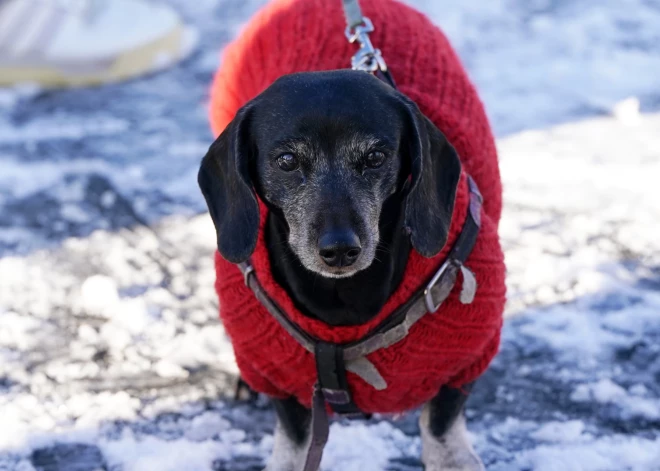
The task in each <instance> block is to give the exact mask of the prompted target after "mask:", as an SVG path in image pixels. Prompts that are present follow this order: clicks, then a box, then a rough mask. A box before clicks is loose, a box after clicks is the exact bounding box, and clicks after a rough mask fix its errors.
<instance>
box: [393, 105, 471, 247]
mask: <svg viewBox="0 0 660 471" xmlns="http://www.w3.org/2000/svg"><path fill="white" fill-rule="evenodd" d="M405 103H406V108H407V114H408V126H407V127H408V129H407V140H408V143H409V149H410V150H409V158H410V163H409V165H410V173H411V177H412V180H411V185H410V189H409V193H408V195H407V200H406V214H405V216H406V227H407V228H408V229H409V230H410V231H411V235H410V240H411V242H412V245H413V247H414V248H415V250H417V252H419V253H420V254H421V255H423V256H424V257H433V256H435V255H437V254H438V252H440V250H441V249H442V247H443V246H444V245H445V242H446V241H447V235H448V233H449V226H450V224H451V218H452V214H453V211H454V200H455V199H456V188H457V186H458V181H459V178H460V176H461V161H460V159H459V157H458V154H457V153H456V149H454V147H453V146H452V145H451V144H450V143H449V141H448V140H447V138H446V137H445V136H444V135H443V134H442V132H440V130H439V129H438V128H437V127H436V126H435V125H434V124H433V123H432V122H431V120H429V119H428V118H427V117H426V116H424V115H423V114H422V112H421V111H420V110H419V108H418V107H417V105H416V104H415V103H413V102H412V101H410V100H408V99H406V100H405Z"/></svg>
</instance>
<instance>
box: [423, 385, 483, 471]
mask: <svg viewBox="0 0 660 471" xmlns="http://www.w3.org/2000/svg"><path fill="white" fill-rule="evenodd" d="M468 393H469V387H466V388H464V391H460V390H457V389H452V388H448V387H446V386H444V387H443V388H442V389H441V390H440V392H439V393H438V395H437V396H435V397H434V398H433V399H431V401H429V402H428V403H427V404H426V405H425V406H424V409H423V410H422V415H421V417H420V419H419V427H420V431H421V435H422V462H423V463H424V465H425V469H426V471H483V470H484V469H485V468H484V465H483V463H482V462H481V460H480V459H479V457H478V456H477V454H476V453H475V451H474V449H473V448H472V444H471V443H470V440H469V437H468V435H467V428H466V426H465V417H464V415H463V406H464V404H465V401H466V400H467V396H468Z"/></svg>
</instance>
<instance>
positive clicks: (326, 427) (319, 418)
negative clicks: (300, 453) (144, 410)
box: [302, 384, 330, 471]
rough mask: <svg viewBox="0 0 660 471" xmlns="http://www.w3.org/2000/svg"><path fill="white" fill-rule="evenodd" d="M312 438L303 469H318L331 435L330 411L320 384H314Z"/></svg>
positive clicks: (313, 470)
mask: <svg viewBox="0 0 660 471" xmlns="http://www.w3.org/2000/svg"><path fill="white" fill-rule="evenodd" d="M310 433H311V439H310V442H309V450H308V451H307V458H306V459H305V465H304V466H303V469H302V471H318V469H319V467H320V466H321V459H322V458H323V450H324V449H325V444H326V443H328V436H329V435H330V423H329V421H328V411H327V410H326V409H325V397H324V396H323V392H322V391H321V388H320V386H319V385H318V384H316V385H314V395H313V396H312V422H311V427H310Z"/></svg>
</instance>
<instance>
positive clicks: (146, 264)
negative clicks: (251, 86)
mask: <svg viewBox="0 0 660 471" xmlns="http://www.w3.org/2000/svg"><path fill="white" fill-rule="evenodd" d="M170 3H173V4H174V5H175V6H176V7H177V8H178V10H179V11H181V12H182V14H183V15H184V16H185V18H186V19H187V20H188V21H189V22H191V23H192V24H194V25H195V26H196V28H197V29H198V30H199V33H200V42H199V44H200V47H199V49H198V50H197V52H196V53H194V55H193V56H192V57H191V58H190V59H189V60H187V61H186V62H185V63H183V64H181V65H179V66H176V67H174V68H173V69H170V70H168V71H166V72H163V73H161V74H157V75H153V76H151V77H147V78H144V79H141V80H136V81H133V82H130V83H126V84H120V85H112V86H108V87H105V88H102V89H88V90H69V91H59V92H47V91H42V90H39V89H38V88H36V87H34V86H30V85H22V86H19V87H16V88H13V89H0V470H1V471H10V470H11V471H14V470H16V471H95V470H105V471H120V470H121V471H148V470H149V471H150V470H155V469H157V470H159V471H203V470H215V471H220V470H228V471H229V470H231V471H247V470H250V471H254V470H259V469H262V468H263V466H264V460H265V458H266V457H267V456H268V454H269V452H270V449H271V447H272V442H273V438H272V432H273V426H274V413H273V411H272V410H271V409H270V407H269V406H268V403H267V401H266V400H265V399H264V398H259V399H258V400H257V401H256V402H241V401H234V400H233V399H232V398H231V396H232V394H233V388H234V383H235V379H236V375H237V371H238V370H237V367H236V364H235V361H234V358H233V354H232V350H231V346H230V344H229V342H228V340H227V337H226V335H225V333H224V331H223V329H222V325H221V324H220V322H219V320H218V316H217V308H218V306H217V299H216V295H215V292H214V289H213V282H214V272H213V257H212V254H213V248H214V232H213V228H212V224H211V222H210V220H209V218H208V216H207V215H206V214H205V213H204V209H205V208H204V203H203V200H202V198H201V195H200V194H199V191H198V189H197V186H196V178H195V177H196V172H197V166H198V164H199V161H200V159H201V157H202V155H203V154H204V152H205V150H206V148H207V147H208V145H209V143H210V142H211V138H212V136H211V134H210V131H209V128H208V123H207V120H206V113H207V110H206V106H207V105H206V103H207V89H208V84H209V82H210V80H211V77H212V73H213V71H214V70H215V69H216V68H217V66H218V64H219V62H220V51H221V49H222V47H223V45H225V44H226V43H227V41H229V40H230V39H231V38H232V37H234V36H235V35H237V34H239V32H240V30H241V27H242V25H243V24H244V23H245V21H247V19H248V18H249V17H250V15H251V14H252V13H253V12H254V11H256V9H257V8H258V7H259V6H260V5H261V4H263V3H264V2H263V1H262V0H249V1H247V2H233V1H225V0H202V1H196V2H186V1H183V0H170ZM337 3H338V8H339V6H340V5H339V4H340V2H337ZM409 3H412V4H414V5H416V6H417V7H418V8H420V9H421V10H422V11H424V12H425V13H427V14H428V15H430V16H431V18H432V19H433V20H434V21H435V22H436V23H437V24H438V25H440V26H441V27H443V28H444V30H445V31H446V32H447V34H448V35H449V37H450V39H451V40H452V42H453V43H454V44H455V46H456V48H457V50H458V52H459V54H460V56H461V58H462V60H463V61H464V63H465V65H466V67H467V69H468V71H469V73H470V75H471V77H472V78H473V80H474V82H475V84H476V85H477V87H478V89H479V91H480V93H481V95H482V97H483V99H484V102H485V105H486V108H487V111H488V113H489V116H490V118H491V121H492V124H493V127H494V129H495V131H496V134H497V141H498V142H497V143H498V148H499V152H500V160H501V169H502V178H503V181H504V188H505V193H504V199H505V205H504V215H503V220H502V225H501V236H502V242H503V246H504V249H505V253H506V259H507V264H508V278H507V284H508V289H509V301H508V305H507V321H506V324H505V328H504V332H503V339H502V347H501V351H500V354H499V355H498V357H497V358H496V360H495V361H494V362H493V365H492V366H491V368H490V369H489V371H488V372H487V373H486V374H485V375H484V377H483V378H482V380H481V381H480V382H479V383H478V385H477V387H476V388H475V391H474V392H473V394H472V396H471V399H470V401H469V403H468V409H467V415H468V422H469V428H470V431H471V434H472V437H473V440H474V443H475V447H476V449H477V451H478V452H479V454H480V455H481V456H482V458H483V460H484V462H485V464H486V466H487V469H488V470H489V471H490V470H494V471H526V470H535V471H554V470H560V471H620V470H633V471H659V470H660V239H659V238H658V236H657V234H658V229H657V227H658V221H659V220H660V205H659V204H658V201H660V186H659V185H658V184H657V179H658V176H660V113H658V112H659V111H660V91H659V90H658V87H657V84H658V81H657V80H658V79H657V78H658V72H660V48H659V47H658V44H660V42H659V41H658V38H659V37H658V31H660V3H658V2H655V1H649V0H601V1H596V0H585V1H581V2H564V1H560V0H534V1H526V2H522V1H517V0H490V1H488V2H483V1H479V0H469V1H464V2H436V1H431V0H415V1H410V2H409ZM377 26H378V25H377ZM347 63H348V58H347ZM420 446H421V445H420V440H419V438H418V430H417V425H416V415H415V413H413V414H410V415H408V416H405V417H401V418H396V419H394V418H389V417H377V418H374V419H372V420H370V421H339V422H336V423H334V424H333V425H332V429H331V439H330V442H329V444H328V447H327V449H326V453H325V456H324V461H323V470H324V471H327V470H333V471H335V470H342V471H353V470H359V471H383V470H394V471H412V470H420V469H421V463H420V461H419V454H420Z"/></svg>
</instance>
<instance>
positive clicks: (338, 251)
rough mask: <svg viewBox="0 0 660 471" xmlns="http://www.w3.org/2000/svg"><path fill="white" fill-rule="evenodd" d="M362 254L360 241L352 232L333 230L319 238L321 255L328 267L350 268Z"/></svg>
mask: <svg viewBox="0 0 660 471" xmlns="http://www.w3.org/2000/svg"><path fill="white" fill-rule="evenodd" d="M360 252H362V247H361V246H360V239H359V237H358V236H357V234H355V232H353V231H351V230H346V229H342V230H332V231H328V232H326V233H325V234H323V235H322V236H321V237H319V255H320V256H321V258H322V259H323V261H324V262H325V263H326V265H328V266H331V267H350V266H351V265H353V264H354V263H355V261H356V260H357V259H358V257H359V256H360Z"/></svg>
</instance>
